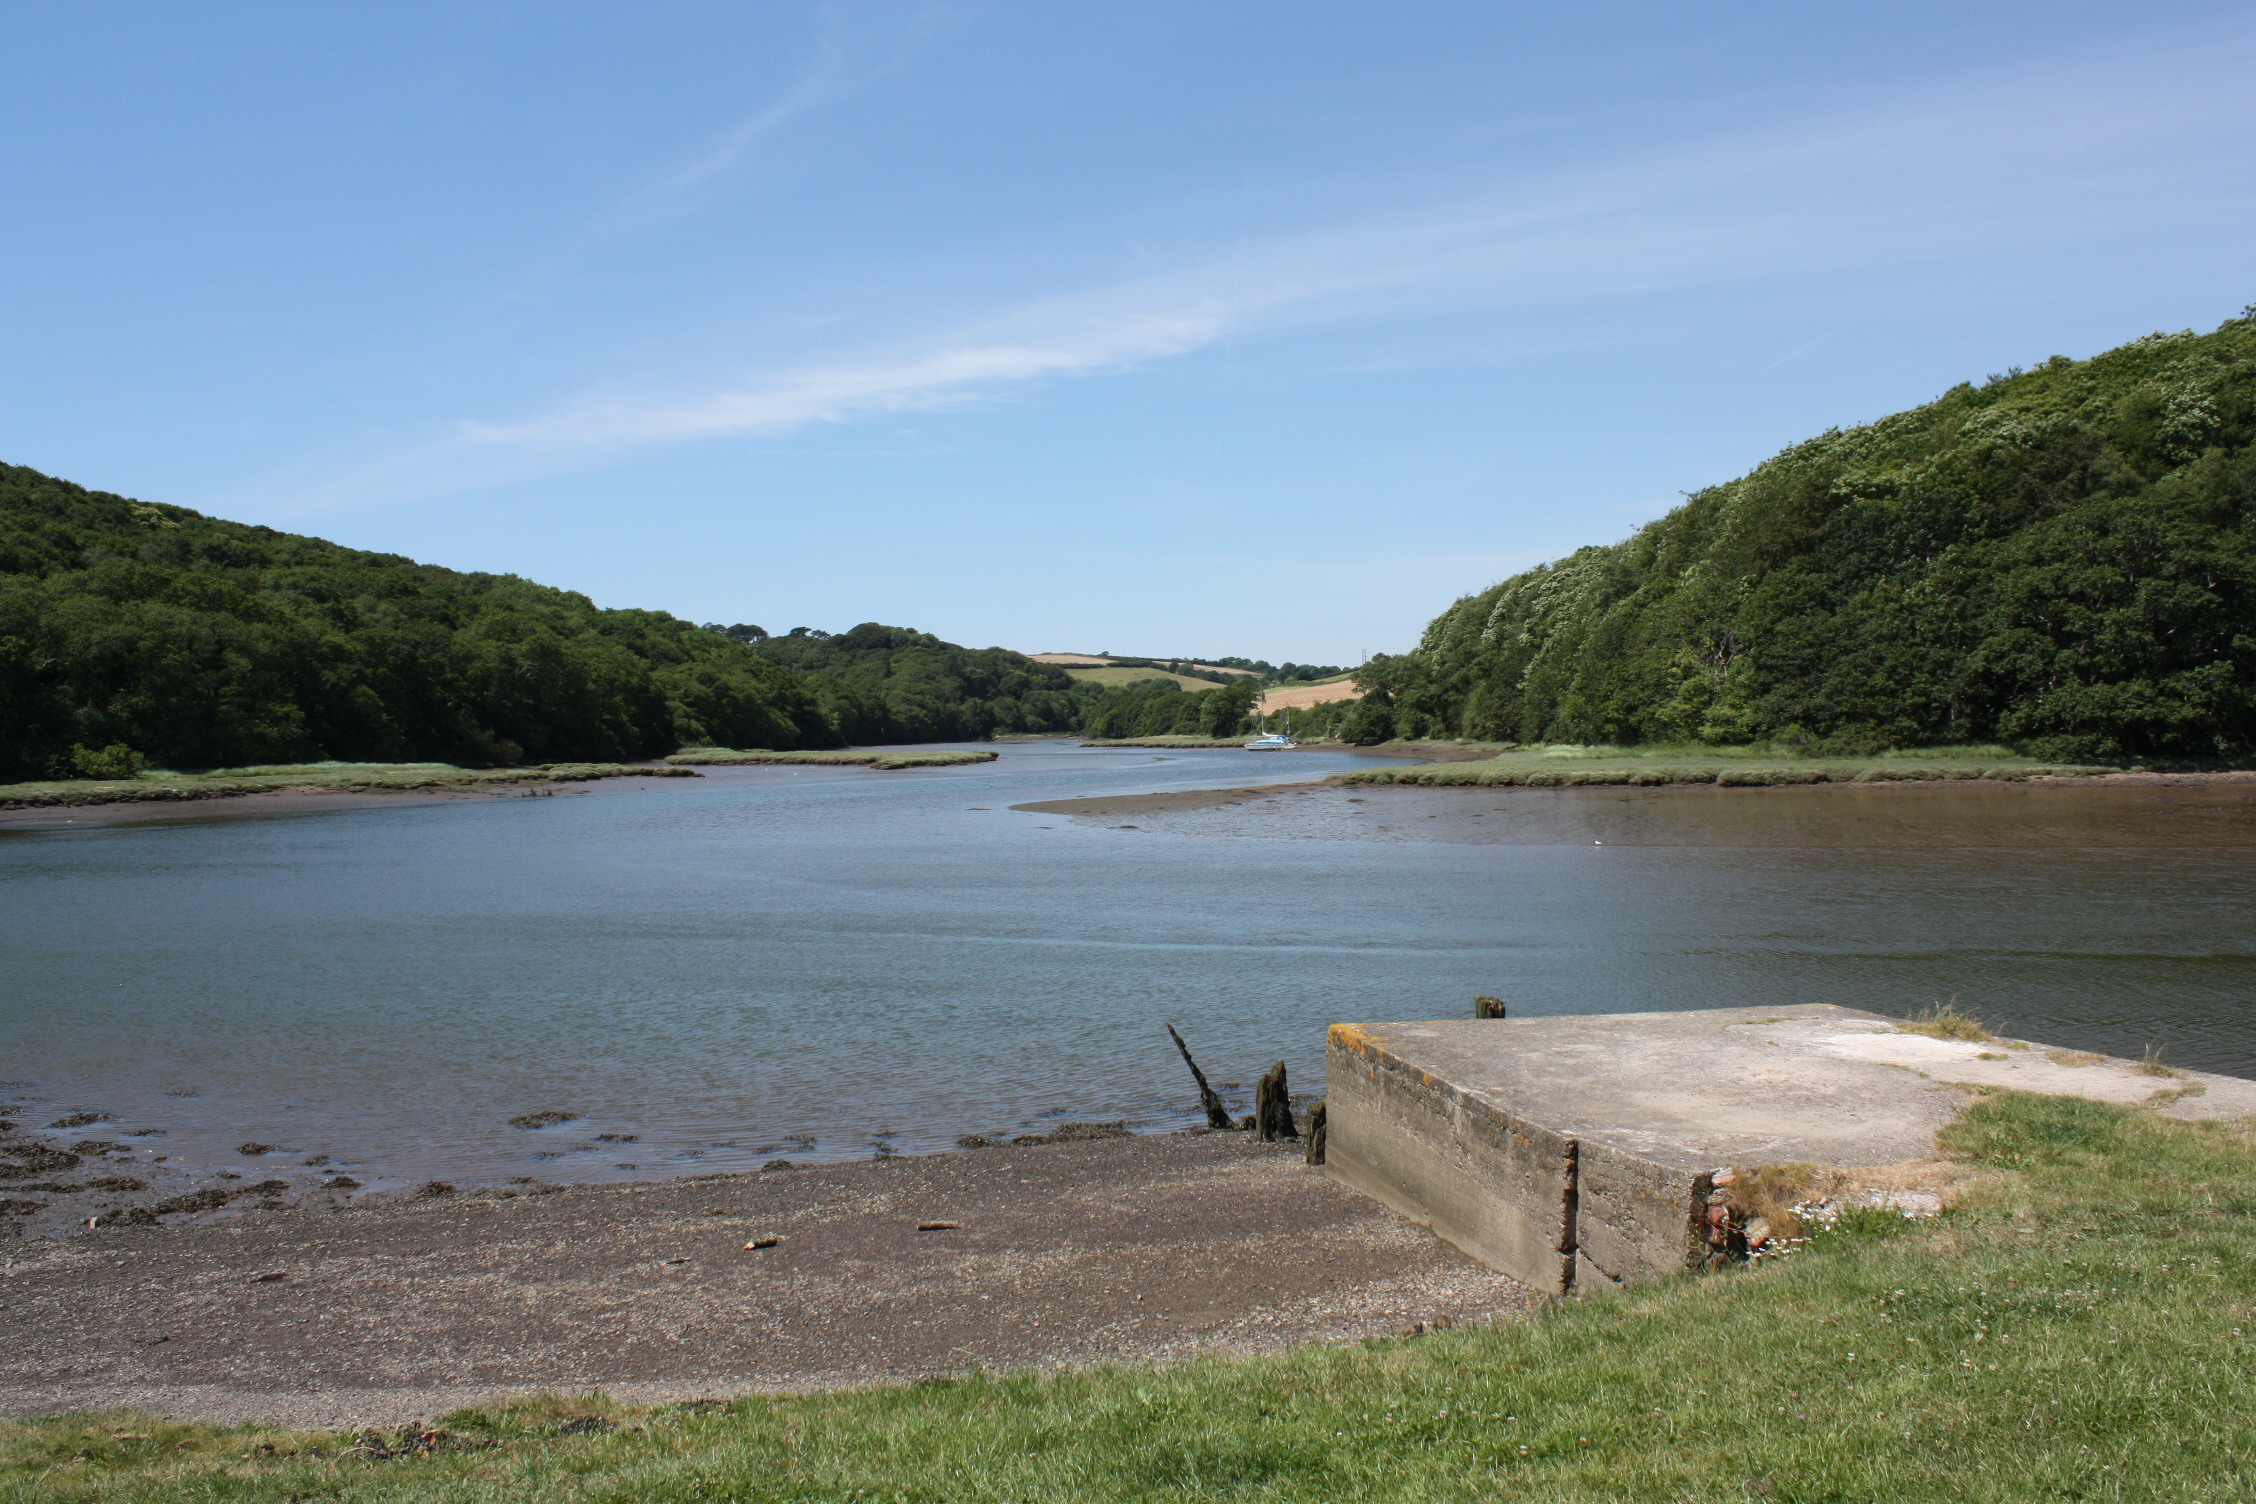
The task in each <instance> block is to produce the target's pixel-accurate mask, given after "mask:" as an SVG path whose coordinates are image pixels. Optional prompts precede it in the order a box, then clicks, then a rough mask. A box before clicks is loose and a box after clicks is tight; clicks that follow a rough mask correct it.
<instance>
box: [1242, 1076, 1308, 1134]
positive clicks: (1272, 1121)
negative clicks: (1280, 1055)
mask: <svg viewBox="0 0 2256 1504" xmlns="http://www.w3.org/2000/svg"><path fill="white" fill-rule="evenodd" d="M1253 1131H1254V1133H1255V1135H1256V1136H1257V1137H1259V1138H1260V1140H1261V1141H1262V1142H1263V1143H1265V1144H1273V1143H1275V1142H1276V1141H1277V1140H1278V1139H1281V1138H1298V1137H1300V1130H1299V1129H1298V1128H1296V1127H1294V1126H1293V1115H1292V1097H1291V1096H1290V1095H1289V1094H1288V1092H1287V1090H1286V1087H1285V1063H1284V1062H1283V1061H1282V1060H1280V1061H1278V1062H1277V1063H1276V1064H1275V1065H1272V1066H1271V1067H1269V1069H1268V1070H1267V1071H1265V1072H1263V1073H1262V1077H1261V1081H1260V1084H1259V1085H1257V1086H1256V1087H1255V1088H1254V1092H1253Z"/></svg>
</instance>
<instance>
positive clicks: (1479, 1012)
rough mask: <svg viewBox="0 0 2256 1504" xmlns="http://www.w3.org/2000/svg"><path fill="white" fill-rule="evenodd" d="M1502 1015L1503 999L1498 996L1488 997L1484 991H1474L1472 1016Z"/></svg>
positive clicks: (1500, 1016) (1498, 1016)
mask: <svg viewBox="0 0 2256 1504" xmlns="http://www.w3.org/2000/svg"><path fill="white" fill-rule="evenodd" d="M1503 1016H1504V999H1502V998H1500V997H1490V996H1489V995H1488V994H1487V993H1485V992H1476V993H1474V994H1473V1017H1475V1018H1502V1017H1503Z"/></svg>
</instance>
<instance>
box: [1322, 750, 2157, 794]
mask: <svg viewBox="0 0 2256 1504" xmlns="http://www.w3.org/2000/svg"><path fill="white" fill-rule="evenodd" d="M1392 745H1393V746H1396V747H1401V748H1403V749H1404V750H1416V749H1418V747H1419V744H1416V743H1395V744H1392ZM1436 750H1439V751H1444V752H1448V751H1454V750H1456V749H1455V748H1453V747H1452V746H1451V745H1450V744H1446V743H1445V744H1438V745H1437V747H1436ZM2119 771H2121V770H2120V769H2118V768H2113V767H2099V766H2094V765H2091V764H2073V763H2048V762H2040V761H2038V760H2036V759H2034V758H2027V757H2021V756H2018V755H2016V754H2015V753H2014V752H2013V751H2012V750H2011V749H2010V748H2006V747H1987V746H1984V747H1929V748H1922V749H1920V750H1918V751H1915V752H1887V753H1882V754H1880V755H1878V756H1875V757H1797V756H1795V755H1794V754H1793V753H1791V752H1781V751H1780V750H1778V749H1776V748H1772V747H1669V746H1657V747H1582V746H1556V745H1555V746H1546V747H1514V748H1500V749H1498V750H1496V751H1494V752H1493V753H1492V754H1491V755H1489V756H1486V757H1480V758H1476V759H1473V760H1469V761H1468V760H1462V758H1461V754H1460V757H1459V759H1458V760H1450V761H1444V762H1438V763H1426V764H1422V765H1418V766H1411V767H1390V768H1368V769H1364V770H1362V771H1359V772H1354V773H1343V774H1341V775H1339V776H1338V777H1337V778H1336V779H1335V780H1334V781H1335V782H1340V783H1358V784H1412V785H1417V786H1419V787H1425V788H1438V787H1451V786H1464V785H1471V786H1476V787H1484V788H1493V787H1516V788H1576V787H1582V786H1586V785H1592V784H1633V785H1643V786H1659V785H1663V784H1701V783H1710V784H1722V785H1724V786H1726V787H1731V786H1744V787H1775V786H1780V785H1788V784H1798V783H1899V782H1926V781H1929V780H1937V779H1989V780H1991V781H2019V780H2023V779H2028V778H2038V777H2065V776H2073V775H2078V774H2092V773H2113V772H2119Z"/></svg>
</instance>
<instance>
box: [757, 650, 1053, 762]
mask: <svg viewBox="0 0 2256 1504" xmlns="http://www.w3.org/2000/svg"><path fill="white" fill-rule="evenodd" d="M755 651H757V652H758V653H760V654H761V655H762V656H763V657H765V658H766V659H768V660H769V661H771V662H774V663H779V664H783V665H786V666H788V667H790V668H792V669H794V670H796V671H798V672H799V673H801V674H804V675H806V676H807V678H808V682H809V684H810V686H811V687H812V688H813V689H814V691H815V693H816V694H817V695H818V696H819V697H820V698H821V701H822V703H823V705H824V707H825V709H826V710H828V711H829V712H830V713H831V714H832V716H833V718H834V719H835V720H836V722H837V723H838V725H839V726H840V728H841V729H842V730H844V731H845V733H846V735H847V736H848V738H849V739H850V740H852V741H855V742H864V743H868V742H934V741H976V740H979V739H982V738H985V737H990V736H1010V735H1025V734H1030V733H1040V732H1070V731H1074V730H1076V729H1078V728H1079V726H1080V725H1081V721H1082V718H1083V708H1084V705H1085V703H1086V702H1087V701H1089V700H1091V699H1093V698H1096V697H1097V696H1098V691H1097V690H1096V687H1095V686H1084V685H1080V684H1077V683H1076V682H1075V680H1074V679H1073V676H1072V675H1070V674H1068V673H1067V672H1066V671H1065V670H1064V669H1062V668H1059V667H1058V666H1057V665H1055V664H1051V663H1036V662H1035V661H1034V660H1033V659H1031V658H1028V657H1027V656H1026V655H1025V654H1023V653H1014V652H1011V651H1010V650H1009V649H1007V648H966V647H958V646H957V645H956V644H954V643H952V642H943V641H941V640H940V639H939V638H937V637H934V636H933V635H931V634H930V633H928V632H918V631H913V630H911V629H910V628H908V627H888V626H883V625H881V624H879V623H877V622H874V621H872V622H864V623H862V624H861V625H860V626H858V627H856V628H854V629H853V630H852V631H850V632H841V633H838V634H837V635H836V636H833V635H831V634H830V633H828V632H818V631H815V630H813V629H811V628H807V627H799V628H796V629H794V630H793V631H792V632H791V633H789V634H788V635H786V636H783V637H770V638H767V639H766V640H764V641H760V642H757V643H756V644H755Z"/></svg>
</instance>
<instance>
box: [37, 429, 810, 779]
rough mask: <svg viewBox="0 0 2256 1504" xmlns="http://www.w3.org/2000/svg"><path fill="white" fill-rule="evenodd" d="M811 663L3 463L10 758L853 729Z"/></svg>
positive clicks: (559, 748)
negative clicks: (811, 677) (826, 705)
mask: <svg viewBox="0 0 2256 1504" xmlns="http://www.w3.org/2000/svg"><path fill="white" fill-rule="evenodd" d="M841 739H842V737H841V734H840V731H839V728H838V727H837V726H836V725H835V724H833V723H832V721H831V720H829V719H828V718H827V717H826V716H825V715H824V714H823V711H822V708H821V707H820V706H819V705H818V704H817V702H816V699H815V696H814V695H813V694H812V693H811V692H810V690H809V688H808V687H807V686H806V685H805V684H804V683H803V682H802V681H801V679H800V678H799V676H798V675H796V674H794V673H792V672H791V671H790V670H788V669H786V668H783V667H781V666H780V665H778V664H776V663H773V662H771V661H769V660H768V659H766V658H763V657H761V656H760V655H759V654H758V653H756V652H754V651H752V650H751V649H750V648H748V647H746V646H745V645H743V644H741V643H737V642H732V641H729V640H728V639H727V638H725V637H722V636H720V635H718V634H716V633H712V632H708V631H705V630H703V629H701V628H699V627H696V626H694V625H692V624H691V623H689V622H685V621H680V620H677V619H676V618H674V617H671V616H668V615H665V614H664V613H662V612H656V611H605V610H599V609H597V608H596V607H595V605H594V604H593V603H591V602H590V601H589V600H588V599H587V597H585V596H582V595H574V594H572V593H570V592H568V591H563V590H554V589H550V588H548V587H547V586H543V585H535V584H533V583H531V582H529V581H526V580H522V579H518V578H516V577H514V576H510V575H490V574H461V573H457V572H456V571H454V570H449V569H440V568H437V567H435V566H432V565H428V564H417V563H414V562H413V561H411V560H408V559H403V558H400V557H397V556H396V555H390V554H374V553H364V552H361V551H359V550H355V549H349V548H341V547H339V546H337V545H336V544H333V543H326V542H323V541H322V540H320V539H318V538H306V537H299V536H296V535H294V534H290V533H280V532H276V531H274V530H272V529H270V528H263V527H248V526H245V525H243V524H240V523H233V522H222V521H220V520H218V519H216V518H210V517H205V516H202V515H200V514H198V513H195V512H191V511H188V510H187V509H185V508H182V507H168V506H154V505H149V504H146V503H142V502H135V501H129V500H127V499H126V498H124V497H122V496H113V495H109V494H107V493H105V492H99V491H88V490H86V489H84V488H83V487H80V486H75V485H71V484H70V483H68V482H66V481H59V480H55V479H52V478H50V477H48V476H45V475H41V474H39V473H38V472H37V471H33V470H27V469H23V468H20V467H15V466H0V779H6V778H31V777H42V776H47V775H49V774H56V773H61V774H66V775H67V774H68V773H70V772H72V771H93V769H92V768H91V767H85V766H77V767H74V759H75V758H76V754H75V753H74V748H80V747H84V748H100V747H105V746H109V745H113V744H123V745H125V746H126V747H129V748H131V749H132V750H133V751H134V752H136V753H138V754H140V755H141V756H143V757H145V758H147V759H148V760H150V761H152V762H155V763H157V764H160V765H169V766H177V767H213V766H224V765H234V764H245V763H278V762H294V761H301V760H308V759H317V758H337V759H348V760H414V759H426V758H428V759H440V760H444V761H449V762H463V763H475V764H492V763H513V762H518V761H520V760H522V761H531V762H550V761H572V760H583V759H588V760H614V759H631V758H642V757H655V756H659V755H661V754H663V753H667V752H671V751H673V750H674V749H675V748H676V747H678V746H680V745H682V744H683V743H685V742H707V741H709V742H719V743H725V744H727V745H730V746H738V747H782V748H791V747H808V746H817V747H823V746H836V745H838V743H839V742H840V740H841Z"/></svg>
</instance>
